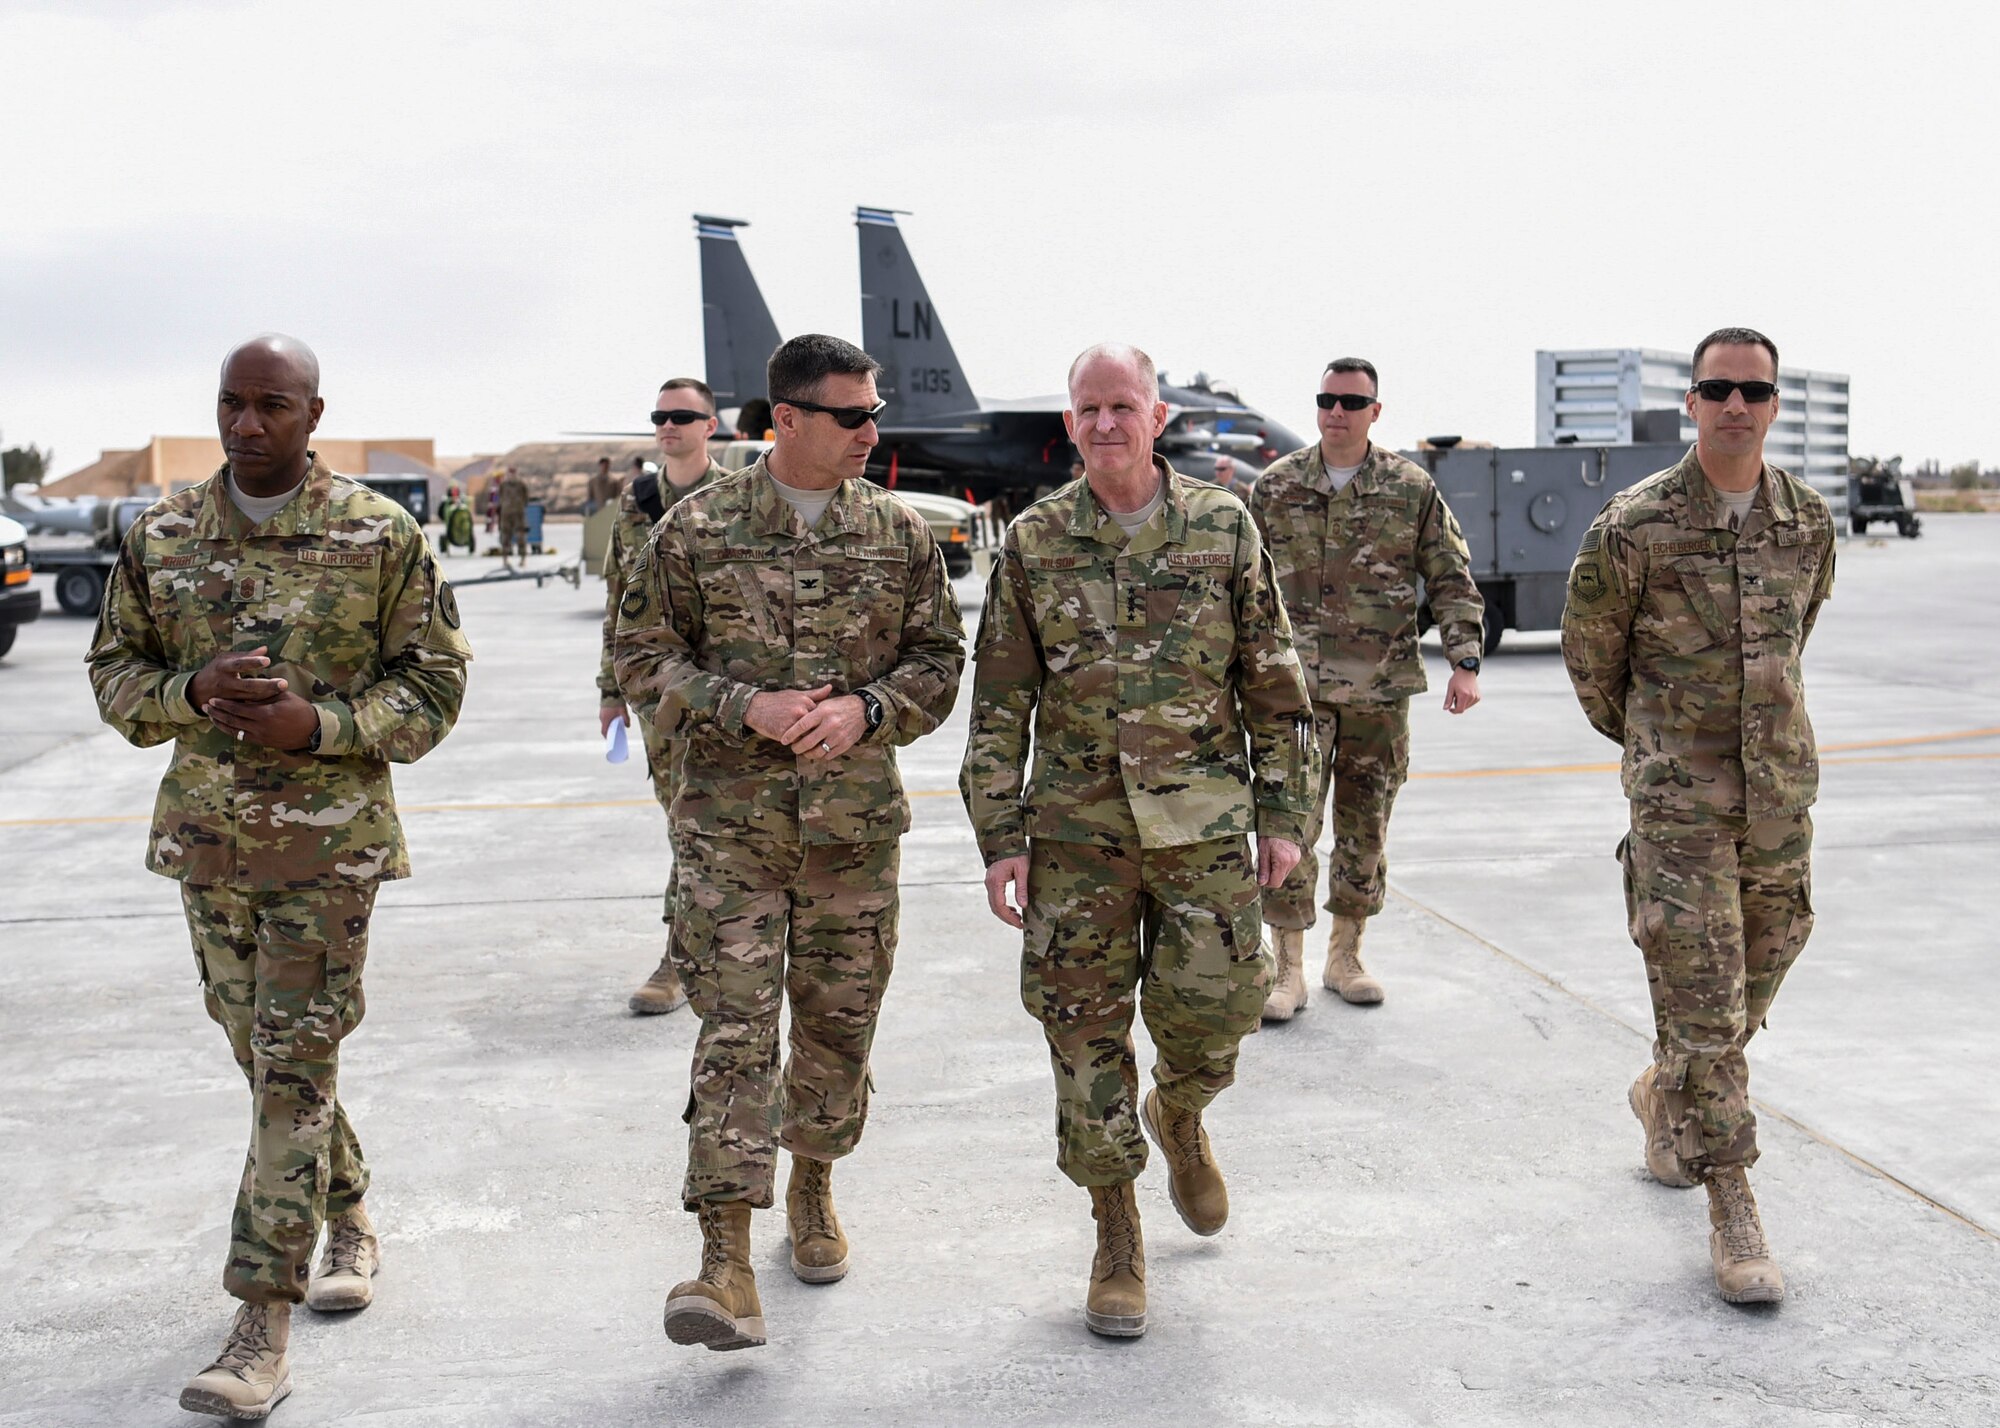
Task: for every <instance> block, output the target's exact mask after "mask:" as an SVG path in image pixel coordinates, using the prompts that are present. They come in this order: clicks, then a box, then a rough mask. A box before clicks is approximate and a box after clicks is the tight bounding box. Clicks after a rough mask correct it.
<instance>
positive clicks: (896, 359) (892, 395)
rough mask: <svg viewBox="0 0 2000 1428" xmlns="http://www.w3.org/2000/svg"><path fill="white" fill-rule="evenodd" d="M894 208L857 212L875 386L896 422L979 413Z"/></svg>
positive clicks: (864, 326) (866, 338)
mask: <svg viewBox="0 0 2000 1428" xmlns="http://www.w3.org/2000/svg"><path fill="white" fill-rule="evenodd" d="M897 212H898V210H896V209H893V208H857V209H855V210H854V228H855V232H856V234H857V236H858V237H859V239H860V248H861V345H862V346H863V347H864V348H865V349H867V352H868V355H869V356H871V357H873V358H874V359H875V360H876V361H877V362H880V363H881V364H882V375H881V376H880V377H878V378H877V379H876V387H877V390H878V391H880V393H881V395H882V400H883V401H885V402H887V403H888V404H889V411H888V413H887V414H886V415H887V417H888V419H889V420H890V421H892V422H908V421H911V420H915V419H919V418H923V417H931V416H941V415H944V414H945V413H955V412H968V411H977V410H978V409H979V399H978V398H977V397H975V396H974V395H973V394H972V386H971V384H970V383H969V382H967V381H966V380H965V371H964V369H963V368H961V367H960V366H959V365H958V354H957V353H955V352H953V351H952V350H951V339H950V338H948V337H946V336H945V332H944V324H943V323H942V322H941V321H939V320H938V315H937V306H936V304H934V303H932V301H931V296H930V294H929V293H928V292H927V291H925V289H924V280H923V278H922V277H921V276H919V275H918V273H917V265H916V264H915V263H914V262H913V261H911V258H910V249H909V245H908V244H906V243H905V242H904V241H903V230H902V229H900V228H898V227H897V226H896V214H897Z"/></svg>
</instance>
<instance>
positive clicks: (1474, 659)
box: [1458, 655, 1479, 674]
mask: <svg viewBox="0 0 2000 1428" xmlns="http://www.w3.org/2000/svg"><path fill="white" fill-rule="evenodd" d="M1458 667H1459V668H1460V669H1462V670H1464V671H1465V672H1466V673H1467V674H1477V673H1479V656H1478V655H1467V656H1466V657H1465V658H1464V659H1462V660H1460V661H1459V662H1458Z"/></svg>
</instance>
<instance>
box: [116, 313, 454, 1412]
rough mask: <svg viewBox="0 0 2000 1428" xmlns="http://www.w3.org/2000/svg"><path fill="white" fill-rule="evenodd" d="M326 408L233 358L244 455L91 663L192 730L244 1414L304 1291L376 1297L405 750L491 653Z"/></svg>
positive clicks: (292, 359)
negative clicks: (246, 1094)
mask: <svg viewBox="0 0 2000 1428" xmlns="http://www.w3.org/2000/svg"><path fill="white" fill-rule="evenodd" d="M322 409H323V404H322V402H321V400H320V396H319V363H318V361H317V360H316V359H315V358H314V357H313V354H312V352H311V351H310V349H308V348H307V347H306V346H305V344H304V343H301V342H298V341H296V340H295V339H293V338H289V337H279V336H265V337H259V338H256V339H254V340H252V341H250V342H246V343H244V344H243V345H242V346H240V347H238V348H236V349H235V350H234V351H232V352H231V353H230V354H229V356H228V358H227V359H226V360H225V361H224V363H223V367H222V380H221V391H220V395H219V396H218V398H217V409H216V419H217V424H218V425H219V426H220V428H221V433H222V447H223V452H224V454H225V456H226V462H225V464H224V465H223V467H222V468H221V469H220V470H219V471H217V472H216V473H215V475H213V476H211V477H210V478H209V479H208V480H207V481H204V482H202V483H201V484H199V485H196V486H193V487H190V488H189V489H187V490H185V491H180V492H177V493H175V494H174V495H172V496H169V497H167V499H165V500H164V501H161V502H159V503H158V504H157V505H155V506H153V507H152V508H151V509H150V510H149V511H147V512H146V514H145V515H143V516H141V517H140V518H139V519H138V520H137V521H135V522H134V523H133V525H132V529H131V531H130V532H129V533H128V534H127V536H126V538H125V544H124V548H123V549H122V550H121V551H120V553H119V558H118V564H117V566H116V567H115V568H114V570H113V572H112V576H111V581H110V584H109V586H108V587H107V589H106V591H105V596H104V605H103V608H102V610H101V612H100V613H99V615H98V622H97V633H96V636H95V638H94V639H93V641H92V643H91V647H90V655H89V666H90V680H91V686H92V688H93V689H94V690H95V691H96V694H97V703H98V709H99V711H100V712H101V713H102V715H103V717H104V721H105V722H106V723H107V724H109V725H111V726H112V727H113V728H114V729H116V730H117V731H118V732H119V733H121V734H123V735H124V736H125V737H126V738H127V739H129V740H130V741H131V742H132V743H134V744H137V745H139V746H140V747H142V748H143V747H149V746H151V745H154V744H162V743H165V742H167V741H168V740H169V739H171V740H174V741H175V744H176V747H175V751H174V761H173V764H172V766H171V767H170V768H169V769H168V770H167V775H166V778H165V780H164V781H163V782H162V783H161V785H160V796H159V801H158V804H157V806H156V807H155V809H154V814H153V831H152V839H151V847H150V851H149V853H148V855H147V866H148V867H150V868H151V869H152V870H153V871H154V872H156V873H162V874H164V875H165V876H167V877H170V878H177V879H179V880H180V882H181V900H182V903H183V904H184V906H185V908H186V911H187V921H188V930H189V932H190V934H191V935H192V937H193V940H194V953H195V965H196V967H197V969H198V970H199V971H200V974H201V984H202V996H203V1000H204V1001H205V1002H206V1004H207V1007H208V1014H209V1015H210V1016H211V1017H213V1018H214V1019H215V1020H216V1021H217V1022H219V1023H220V1024H221V1026H222V1029H223V1030H224V1032H226V1033H227V1034H228V1037H229V1045H230V1049H231V1050H232V1051H233V1052H234V1053H235V1055H236V1064H237V1065H238V1066H239V1067H241V1068H242V1071H243V1074H244V1075H245V1076H246V1077H247V1078H248V1079H249V1082H250V1093H251V1102H252V1105H253V1106H254V1108H255V1117H254V1122H253V1128H252V1131H251V1137H250V1153H249V1158H248V1161H247V1163H246V1165H245V1167H244V1171H243V1181H242V1186H241V1188H240V1189H239V1191H238V1192H237V1199H236V1211H235V1214H234V1216H233V1217H232V1220H231V1225H230V1245H229V1260H228V1263H227V1265H226V1266H225V1268H224V1270H223V1281H222V1282H223V1287H224V1288H225V1289H227V1290H228V1291H229V1292H230V1293H231V1294H232V1295H234V1296H235V1297H236V1298H237V1299H239V1300H241V1301H242V1307H241V1308H240V1309H239V1310H238V1311H237V1314H236V1320H235V1323H234V1324H233V1325H232V1326H231V1328H230V1330H229V1336H228V1338H227V1340H226V1341H225V1342H224V1344H223V1348H222V1353H221V1355H220V1356H219V1357H218V1358H217V1359H216V1361H215V1362H214V1363H213V1364H211V1365H210V1366H209V1367H208V1368H207V1369H205V1370H204V1371H203V1372H201V1373H200V1374H199V1375H197V1376H196V1377H195V1379H194V1381H193V1382H192V1383H190V1384H189V1385H188V1386H187V1388H186V1390H185V1391H183V1392H182V1394H181V1406H182V1407H183V1408H187V1409H192V1410H193V1411H195V1412H197V1413H213V1414H217V1415H220V1416H224V1417H235V1418H262V1417H264V1416H265V1415H266V1414H268V1413H269V1412H270V1411H271V1409H272V1408H273V1407H274V1406H276V1404H277V1403H278V1402H279V1400H281V1399H283V1398H284V1397H285V1395H286V1394H288V1393H290V1392H291V1388H292V1379H291V1368H290V1361H289V1357H288V1354H287V1349H288V1346H289V1343H290V1335H291V1311H292V1306H293V1305H295V1304H297V1303H299V1302H300V1301H301V1300H304V1301H305V1303H306V1304H307V1305H308V1306H309V1307H311V1308H314V1309H321V1310H335V1309H358V1308H360V1307H362V1306H363V1305H366V1304H367V1303H368V1302H369V1299H370V1298H371V1297H372V1294H373V1289H372V1287H371V1277H372V1276H373V1274H374V1273H375V1269H376V1267H377V1264H378V1263H379V1250H378V1247H377V1243H376V1238H375V1228H374V1225H373V1224H372V1223H370V1221H369V1217H368V1212H367V1210H366V1209H365V1208H364V1207H363V1204H362V1197H363V1196H364V1195H365V1194H366V1193H367V1190H368V1166H367V1163H366V1162H365V1161H363V1159H362V1158H361V1147H360V1144H359V1143H358V1142H357V1141H356V1139H355V1136H354V1129H353V1127H352V1126H351V1125H350V1124H349V1122H348V1118H347V1113H346V1112H345V1111H344V1110H343V1109H342V1108H341V1104H340V1101H339V1099H338V1098H337V1096H336V1094H335V1079H336V1071H337V1069H338V1061H339V1054H340V1042H341V1039H342V1038H343V1037H345V1036H346V1035H347V1034H348V1033H349V1032H350V1031H352V1030H353V1029H354V1027H355V1026H356V1025H357V1024H358V1023H359V1022H360V1020H361V1015H362V1010H363V1001H362V995H361V973H362V963H363V961H364V958H365V955H366V952H367V948H368V920H369V914H370V912H371V911H372V909H373V908H374V904H375V892H376V888H377V886H378V885H379V884H381V883H382V882H384V881H386V880H388V879H391V878H402V877H408V876H409V872H410V863H409V857H408V855H407V853H406V852H405V851H404V847H403V832H402V827H401V825H400V824H399V823H398V821H397V818H396V805H395V795H394V793H393V792H392V790H391V789H390V785H389V765H390V764H391V763H392V762H394V763H411V762H414V761H415V760H416V759H418V758H420V757H421V756H423V755H424V754H426V753H428V752H429V751H430V750H431V749H432V748H434V747H436V745H437V744H438V742H439V741H440V740H442V739H443V738H444V736H445V735H446V734H447V733H448V732H449V731H450V729H451V726H452V723H453V721H454V720H456V719H457V717H458V709H459V702H460V700H461V699H462V698H463V696H464V693H465V663H466V661H467V660H468V659H470V658H471V651H470V649H469V648H468V647H467V646H466V643H465V639H464V636H462V635H461V634H460V633H459V628H458V625H459V619H458V605H457V602H456V601H455V600H454V599H453V598H452V593H451V588H450V587H449V586H448V585H446V584H445V581H444V578H443V577H442V576H441V575H440V574H439V573H438V569H437V564H436V562H435V561H434V560H433V559H432V557H431V552H430V547H429V546H428V545H426V544H425V542H424V538H423V533H422V531H421V530H420V529H419V528H418V526H417V523H416V522H415V521H414V520H413V519H412V518H411V517H410V515H409V513H408V512H407V511H405V510H404V509H403V508H402V507H401V506H399V505H397V504H396V503H395V502H394V501H391V500H390V499H388V498H387V497H385V496H381V495H378V494H376V493H375V492H373V491H371V490H369V489H368V488H367V487H365V486H362V485H360V484H359V483H357V482H354V481H350V480H348V479H347V478H346V477H344V476H336V475H334V474H333V473H332V472H331V471H329V470H327V468H326V467H325V466H324V465H322V464H321V463H320V461H319V460H318V458H317V457H315V456H314V455H313V453H312V452H311V451H310V450H308V449H307V442H308V441H309V440H310V439H311V436H312V433H313V430H314V428H315V427H317V426H318V424H319V418H320V413H321V411H322ZM322 1221H325V1222H326V1223H327V1224H328V1235H327V1247H326V1252H325V1254H324V1255H323V1256H322V1258H321V1260H320V1263H319V1267H318V1270H317V1272H316V1273H314V1274H313V1276H312V1277H311V1279H310V1281H308V1276H307V1268H308V1260H309V1257H310V1256H311V1254H312V1249H313V1242H314V1240H315V1239H316V1238H317V1236H318V1234H319V1229H320V1225H321V1222H322Z"/></svg>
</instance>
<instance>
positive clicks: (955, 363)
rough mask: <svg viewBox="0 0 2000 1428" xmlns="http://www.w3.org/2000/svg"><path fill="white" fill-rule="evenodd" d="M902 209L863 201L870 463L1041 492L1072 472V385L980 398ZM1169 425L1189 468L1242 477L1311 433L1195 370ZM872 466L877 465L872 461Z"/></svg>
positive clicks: (1169, 448)
mask: <svg viewBox="0 0 2000 1428" xmlns="http://www.w3.org/2000/svg"><path fill="white" fill-rule="evenodd" d="M901 212H902V210H900V209H888V208H857V209H855V211H854V226H855V231H856V233H857V235H858V237H859V244H860V255H861V345H862V347H863V348H865V349H866V350H867V352H868V354H869V355H870V356H871V357H873V358H875V360H876V361H878V362H880V363H881V364H882V367H883V371H882V374H881V376H879V377H878V378H877V379H876V387H877V390H878V391H880V393H881V395H882V400H883V401H885V402H887V403H888V406H889V409H888V410H887V411H886V412H884V413H883V415H882V420H881V422H880V423H879V424H878V429H879V430H880V432H881V435H882V441H881V444H880V445H879V446H877V447H876V448H875V456H874V463H873V464H874V465H879V466H882V467H886V468H888V469H890V470H892V471H898V472H910V473H925V474H932V475H935V476H936V477H939V478H942V479H943V480H944V481H945V483H946V484H948V485H964V486H968V487H971V488H972V489H973V490H974V491H976V492H978V493H979V496H978V499H981V500H984V499H986V498H987V497H989V496H992V495H995V494H998V493H1001V492H1006V493H1009V494H1013V495H1028V496H1031V497H1032V496H1033V495H1034V494H1036V493H1038V492H1039V491H1041V490H1044V489H1051V488H1053V487H1055V486H1059V485H1061V484H1062V483H1063V482H1065V481H1067V480H1069V473H1070V463H1071V461H1072V460H1073V459H1074V455H1075V453H1074V450H1073V448H1072V447H1071V445H1070V442H1069V436H1068V434H1067V433H1066V432H1065V431H1064V429H1063V424H1062V413H1063V409H1064V408H1065V407H1066V406H1067V405H1068V404H1069V401H1068V398H1067V396H1062V395H1057V396H1046V397H1031V398H1027V399H1025V400H1017V401H1003V402H981V401H980V400H979V399H978V398H977V397H976V396H975V395H974V393H973V389H972V384H971V383H970V382H969V381H967V380H966V376H965V371H964V369H963V368H962V367H961V366H960V364H959V360H958V354H957V353H956V352H955V351H953V350H952V345H951V339H950V338H949V337H947V336H946V335H945V330H944V322H943V320H942V319H941V318H940V317H939V316H938V310H937V304H936V303H935V302H933V301H932V300H931V296H930V292H929V291H928V290H927V289H926V288H925V286H924V280H923V277H922V276H921V275H920V274H919V273H918V272H917V265H916V263H915V261H914V260H912V258H911V257H910V250H909V246H908V245H907V244H906V243H905V242H904V241H903V233H902V229H901V228H900V227H898V226H897V223H896V218H897V215H898V214H899V213H901ZM1160 399H1161V400H1162V401H1164V402H1165V403H1166V404H1167V407H1168V417H1167V428H1166V430H1165V432H1163V433H1162V434H1161V437H1160V441H1159V447H1160V449H1161V451H1162V452H1163V453H1164V454H1165V455H1166V456H1167V459H1168V460H1170V461H1174V462H1176V463H1177V464H1179V465H1180V466H1181V467H1182V468H1183V469H1185V470H1187V471H1188V472H1189V473H1190V474H1193V475H1197V476H1200V477H1202V478H1203V479H1215V478H1216V476H1217V475H1218V474H1219V471H1220V467H1219V464H1218V458H1222V459H1227V460H1228V462H1229V463H1230V466H1231V467H1232V468H1234V472H1235V474H1236V476H1237V478H1238V479H1239V480H1242V481H1246V482H1247V481H1248V480H1250V479H1253V478H1254V477H1255V476H1256V474H1257V472H1258V471H1259V470H1261V469H1262V468H1263V467H1264V466H1266V465H1268V464H1269V463H1271V462H1272V461H1275V460H1277V459H1278V457H1279V456H1281V455H1283V454H1284V453H1285V452H1287V451H1293V450H1296V449H1297V448H1299V447H1301V446H1304V445H1305V442H1304V441H1302V440H1301V439H1300V438H1299V437H1298V436H1296V435H1295V434H1293V433H1292V432H1291V431H1289V430H1287V429H1286V428H1285V427H1284V426H1282V425H1280V424H1279V423H1278V422H1275V421H1273V420H1272V419H1271V418H1269V417H1267V416H1265V415H1263V413H1261V412H1259V411H1257V410H1255V409H1254V408H1252V407H1249V406H1247V405H1245V404H1244V403H1243V402H1242V401H1241V400H1240V399H1239V398H1237V397H1236V395H1235V394H1234V393H1233V392H1230V391H1228V390H1227V389H1226V388H1222V387H1220V386H1218V385H1215V384H1211V383H1209V382H1208V381H1207V379H1206V378H1205V377H1202V376H1197V377H1196V379H1195V381H1194V382H1193V383H1190V384H1189V385H1186V386H1176V385H1173V384H1171V383H1170V382H1168V381H1166V380H1164V379H1163V380H1162V382H1161V384H1160ZM871 469H872V467H871Z"/></svg>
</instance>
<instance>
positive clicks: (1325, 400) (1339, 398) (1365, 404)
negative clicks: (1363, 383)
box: [1313, 392, 1375, 412]
mask: <svg viewBox="0 0 2000 1428" xmlns="http://www.w3.org/2000/svg"><path fill="white" fill-rule="evenodd" d="M1313 402H1314V404H1315V405H1317V406H1318V407H1319V409H1320V410H1321V411H1323V412H1330V411H1332V410H1333V409H1334V408H1335V407H1339V408H1340V409H1341V410H1342V411H1345V412H1358V411H1365V410H1367V409H1368V408H1369V407H1372V406H1374V405H1375V399H1374V398H1373V397H1364V396H1362V395H1361V394H1360V393H1359V392H1321V393H1320V394H1319V395H1318V396H1316V397H1314V398H1313Z"/></svg>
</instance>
